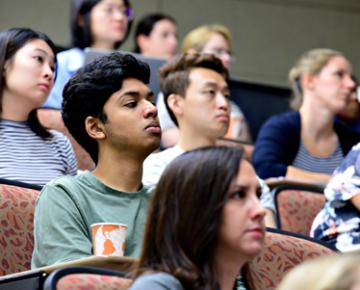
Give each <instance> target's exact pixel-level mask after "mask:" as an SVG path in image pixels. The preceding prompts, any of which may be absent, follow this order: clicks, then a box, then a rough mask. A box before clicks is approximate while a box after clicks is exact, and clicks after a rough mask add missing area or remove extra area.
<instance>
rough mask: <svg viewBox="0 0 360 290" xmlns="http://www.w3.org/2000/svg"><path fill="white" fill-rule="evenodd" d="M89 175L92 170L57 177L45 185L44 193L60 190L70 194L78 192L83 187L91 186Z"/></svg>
mask: <svg viewBox="0 0 360 290" xmlns="http://www.w3.org/2000/svg"><path fill="white" fill-rule="evenodd" d="M89 175H91V173H90V172H83V173H80V174H78V175H76V176H70V175H66V176H61V177H58V178H55V179H53V180H52V181H50V182H49V183H47V184H46V185H45V186H44V188H43V190H42V193H43V192H48V191H54V190H60V191H64V192H67V193H68V194H70V195H73V194H77V193H78V192H79V191H80V190H81V189H83V188H86V187H88V186H89V185H88V180H89Z"/></svg>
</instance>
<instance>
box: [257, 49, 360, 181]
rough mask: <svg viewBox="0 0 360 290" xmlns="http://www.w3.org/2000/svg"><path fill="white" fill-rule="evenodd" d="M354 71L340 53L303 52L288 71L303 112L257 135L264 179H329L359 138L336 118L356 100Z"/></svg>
mask: <svg viewBox="0 0 360 290" xmlns="http://www.w3.org/2000/svg"><path fill="white" fill-rule="evenodd" d="M352 74H353V72H352V67H351V64H350V63H349V61H348V60H347V59H346V57H345V56H344V55H343V54H342V53H341V52H338V51H335V50H331V49H313V50H310V51H308V52H306V53H305V54H303V55H302V56H301V58H300V59H299V60H298V61H297V63H296V64H295V65H294V67H293V68H292V69H291V70H290V72H289V80H290V82H291V84H292V87H293V91H294V94H295V99H294V102H293V107H294V108H296V109H298V111H293V112H286V113H282V114H280V115H276V116H273V117H271V118H270V119H269V120H268V121H267V122H266V123H265V124H264V125H263V126H262V128H261V130H260V132H259V135H258V138H257V142H256V146H255V151H254V154H253V164H254V166H255V169H256V171H257V173H258V175H259V176H260V177H261V178H268V177H279V176H286V177H288V178H298V179H299V178H301V179H308V180H313V181H320V182H327V181H328V180H329V178H330V174H331V173H332V172H333V171H334V169H335V168H336V167H337V166H338V165H339V164H340V163H341V161H342V160H343V159H344V156H345V155H346V154H347V153H348V152H349V151H350V149H351V147H352V146H353V145H354V144H356V143H357V142H359V141H360V135H358V134H354V133H353V132H352V131H350V130H348V129H347V128H346V127H344V126H343V125H342V124H340V123H338V122H334V118H335V116H336V115H337V114H338V113H339V112H341V111H342V110H344V109H345V108H346V107H347V106H348V104H349V102H350V100H351V98H352V94H353V92H354V90H355V87H356V84H355V81H354V80H353V75H352Z"/></svg>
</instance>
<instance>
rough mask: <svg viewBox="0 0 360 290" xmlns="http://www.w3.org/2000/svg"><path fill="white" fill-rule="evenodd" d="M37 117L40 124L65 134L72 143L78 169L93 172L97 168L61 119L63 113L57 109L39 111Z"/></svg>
mask: <svg viewBox="0 0 360 290" xmlns="http://www.w3.org/2000/svg"><path fill="white" fill-rule="evenodd" d="M37 115H38V118H39V121H40V123H41V124H42V125H43V126H44V127H46V128H49V129H54V130H57V131H60V132H61V133H63V134H64V135H65V136H66V137H68V139H69V140H70V142H71V145H72V146H73V149H74V152H75V155H76V160H77V165H78V169H80V170H93V169H94V167H95V164H94V161H93V160H92V158H91V157H90V155H89V153H87V152H86V151H85V149H84V148H83V147H82V146H81V145H80V144H79V143H78V142H76V140H75V139H74V138H73V136H72V135H71V134H70V132H69V131H68V129H67V128H66V127H65V125H64V122H63V119H62V117H61V111H60V110H55V109H44V108H41V109H38V111H37Z"/></svg>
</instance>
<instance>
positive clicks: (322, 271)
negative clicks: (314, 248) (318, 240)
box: [276, 253, 360, 290]
mask: <svg viewBox="0 0 360 290" xmlns="http://www.w3.org/2000/svg"><path fill="white" fill-rule="evenodd" d="M276 289H277V290H289V289H291V290H304V289H306V290H360V255H359V253H352V254H342V255H331V256H324V257H320V258H316V259H313V260H310V261H307V262H305V263H303V264H301V265H299V266H297V267H295V268H294V269H293V270H291V271H290V272H289V273H288V274H287V275H286V276H285V277H284V279H283V280H282V281H281V283H280V285H279V286H278V287H277V288H276Z"/></svg>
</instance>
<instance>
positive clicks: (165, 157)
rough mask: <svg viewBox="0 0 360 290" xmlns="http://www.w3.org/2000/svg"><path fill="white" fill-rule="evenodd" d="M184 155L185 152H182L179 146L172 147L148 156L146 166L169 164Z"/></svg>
mask: <svg viewBox="0 0 360 290" xmlns="http://www.w3.org/2000/svg"><path fill="white" fill-rule="evenodd" d="M182 153H183V150H181V149H180V148H179V147H178V146H174V147H170V148H167V149H165V150H163V151H160V152H156V153H152V154H150V155H149V156H148V158H146V159H145V161H144V166H146V165H149V166H153V165H156V164H168V163H170V162H171V161H172V160H173V159H175V158H176V157H178V156H179V155H181V154H182Z"/></svg>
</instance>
